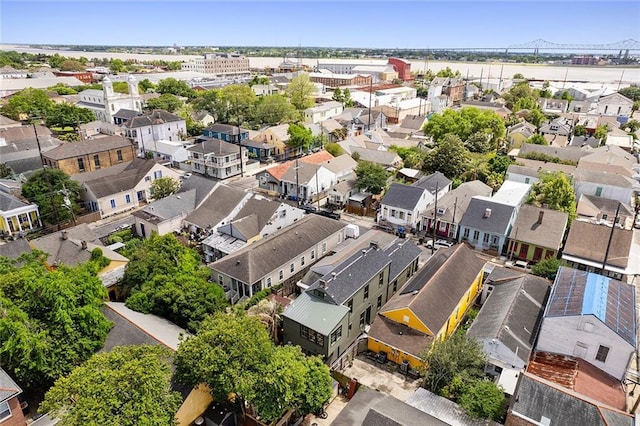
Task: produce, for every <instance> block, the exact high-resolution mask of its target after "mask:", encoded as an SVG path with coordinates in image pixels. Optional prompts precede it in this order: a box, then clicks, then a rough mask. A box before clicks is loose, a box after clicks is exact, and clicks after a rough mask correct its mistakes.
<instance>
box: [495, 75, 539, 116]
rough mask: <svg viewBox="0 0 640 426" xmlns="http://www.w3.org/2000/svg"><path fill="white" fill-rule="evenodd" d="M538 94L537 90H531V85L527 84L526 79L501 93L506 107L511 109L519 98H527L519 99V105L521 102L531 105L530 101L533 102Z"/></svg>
mask: <svg viewBox="0 0 640 426" xmlns="http://www.w3.org/2000/svg"><path fill="white" fill-rule="evenodd" d="M538 96H539V94H538V93H537V92H535V91H533V90H531V86H529V82H528V81H522V82H520V83H518V84H516V85H515V86H513V87H511V89H509V91H508V92H505V93H504V94H503V95H502V98H503V99H504V100H505V102H506V106H507V108H509V109H511V110H513V108H514V105H516V103H517V102H518V101H519V100H522V99H529V100H527V101H521V105H523V103H524V104H526V105H532V104H531V101H533V103H535V102H536V101H537V100H538ZM514 111H517V110H514Z"/></svg>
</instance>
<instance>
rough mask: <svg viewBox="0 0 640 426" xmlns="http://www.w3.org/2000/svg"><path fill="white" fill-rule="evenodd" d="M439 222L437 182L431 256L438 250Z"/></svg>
mask: <svg viewBox="0 0 640 426" xmlns="http://www.w3.org/2000/svg"><path fill="white" fill-rule="evenodd" d="M437 222H438V182H436V201H435V203H434V205H433V223H432V225H433V230H432V231H431V254H432V255H433V252H434V251H435V250H436V224H437Z"/></svg>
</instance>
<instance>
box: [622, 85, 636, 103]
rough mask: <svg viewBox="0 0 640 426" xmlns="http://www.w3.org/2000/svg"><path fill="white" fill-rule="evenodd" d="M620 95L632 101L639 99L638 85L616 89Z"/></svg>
mask: <svg viewBox="0 0 640 426" xmlns="http://www.w3.org/2000/svg"><path fill="white" fill-rule="evenodd" d="M618 93H620V94H621V95H622V96H626V97H627V98H629V99H631V100H632V101H634V102H636V101H640V86H629V87H625V88H623V89H620V90H618Z"/></svg>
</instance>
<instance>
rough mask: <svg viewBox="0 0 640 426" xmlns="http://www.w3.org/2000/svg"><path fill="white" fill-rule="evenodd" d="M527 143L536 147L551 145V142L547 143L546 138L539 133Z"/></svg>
mask: <svg viewBox="0 0 640 426" xmlns="http://www.w3.org/2000/svg"><path fill="white" fill-rule="evenodd" d="M525 142H526V143H532V144H535V145H549V142H547V140H546V139H545V138H544V136H542V135H541V134H539V133H536V134H535V135H532V136H531V137H530V138H528V139H527V140H526V141H525Z"/></svg>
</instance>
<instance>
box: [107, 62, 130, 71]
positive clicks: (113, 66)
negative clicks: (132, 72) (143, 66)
mask: <svg viewBox="0 0 640 426" xmlns="http://www.w3.org/2000/svg"><path fill="white" fill-rule="evenodd" d="M109 69H110V70H111V72H112V73H114V74H118V73H120V72H125V71H126V70H127V67H126V66H125V64H124V61H123V60H122V59H111V62H110V63H109Z"/></svg>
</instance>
